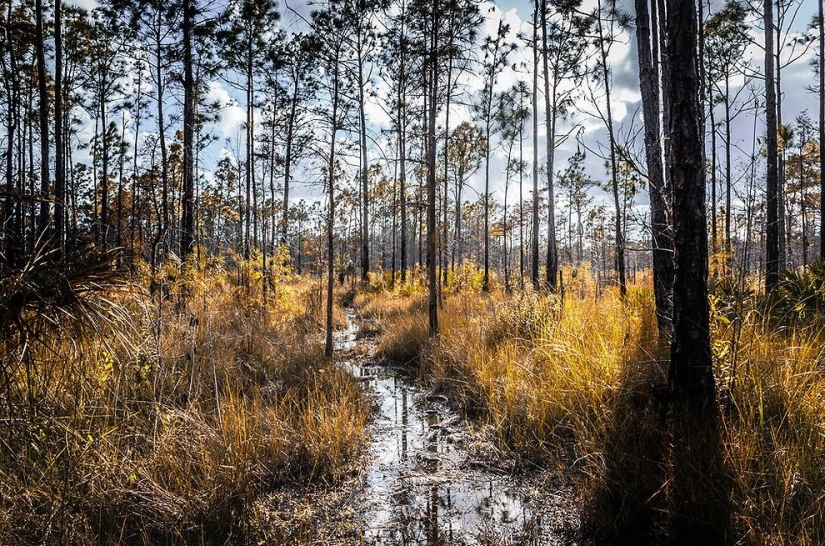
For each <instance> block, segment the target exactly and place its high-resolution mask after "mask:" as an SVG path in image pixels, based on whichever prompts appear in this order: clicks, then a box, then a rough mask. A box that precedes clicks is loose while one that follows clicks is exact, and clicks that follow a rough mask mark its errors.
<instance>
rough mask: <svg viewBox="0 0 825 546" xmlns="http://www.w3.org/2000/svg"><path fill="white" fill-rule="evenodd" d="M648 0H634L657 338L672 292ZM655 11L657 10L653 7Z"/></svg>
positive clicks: (666, 324)
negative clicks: (648, 196)
mask: <svg viewBox="0 0 825 546" xmlns="http://www.w3.org/2000/svg"><path fill="white" fill-rule="evenodd" d="M647 2H648V0H636V39H637V42H638V48H639V82H640V88H641V93H642V107H643V109H644V121H645V125H644V137H645V151H646V159H647V170H648V178H649V181H650V224H651V231H652V239H653V287H654V297H655V300H656V319H657V324H658V327H659V335H661V336H667V335H669V334H670V326H671V322H670V320H671V316H672V313H673V309H672V307H671V294H672V290H673V238H672V234H671V230H670V226H669V225H668V221H667V214H666V208H667V201H666V197H665V194H664V173H663V168H662V143H661V134H660V132H659V83H658V70H657V69H656V62H655V60H654V59H653V55H652V50H651V37H650V20H649V18H650V14H649V12H648V5H647ZM653 9H654V10H655V9H656V7H655V6H654V7H653Z"/></svg>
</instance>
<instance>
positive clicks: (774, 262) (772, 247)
mask: <svg viewBox="0 0 825 546" xmlns="http://www.w3.org/2000/svg"><path fill="white" fill-rule="evenodd" d="M764 11H765V110H766V125H767V127H766V131H767V154H768V173H767V183H766V186H767V187H766V190H767V226H766V234H765V237H766V248H765V292H767V293H771V292H773V290H774V288H776V286H777V284H778V283H779V267H780V241H779V197H780V196H779V173H778V165H777V156H778V147H777V142H776V138H777V134H776V133H777V129H778V127H777V124H776V84H775V82H774V58H775V56H774V46H773V37H774V32H773V0H765V2H764Z"/></svg>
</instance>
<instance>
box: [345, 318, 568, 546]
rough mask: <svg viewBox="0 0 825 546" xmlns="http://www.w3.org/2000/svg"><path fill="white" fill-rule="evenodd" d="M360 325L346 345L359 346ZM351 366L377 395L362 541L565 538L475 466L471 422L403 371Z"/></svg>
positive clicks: (515, 541) (412, 542)
mask: <svg viewBox="0 0 825 546" xmlns="http://www.w3.org/2000/svg"><path fill="white" fill-rule="evenodd" d="M356 334H357V330H356V329H354V328H353V329H349V330H348V331H347V338H346V340H342V341H344V343H342V345H340V346H341V347H342V348H344V347H346V348H348V349H351V348H354V347H355V345H356V344H357V343H358V342H357V341H356V337H357V336H356ZM345 366H346V367H347V368H348V369H349V371H350V372H351V373H353V375H355V376H357V377H359V378H360V379H361V381H362V382H363V383H364V384H365V386H367V387H368V388H369V389H371V390H372V391H373V393H374V394H375V400H376V403H377V405H378V409H379V412H378V415H377V417H376V420H375V423H374V424H373V429H372V444H371V450H372V453H373V457H372V460H371V462H370V464H369V466H368V468H367V469H366V476H365V481H366V484H365V488H364V490H363V492H362V499H361V500H362V507H361V511H362V521H361V525H362V526H363V537H364V542H365V543H367V544H373V545H428V546H435V545H442V544H482V543H484V544H488V543H501V542H507V543H512V544H548V543H559V542H560V540H559V537H555V536H553V535H552V534H551V533H550V531H549V530H545V529H542V525H541V519H540V518H539V517H538V514H533V513H532V512H531V509H530V506H529V505H528V504H527V503H526V502H524V501H523V500H522V498H521V497H520V496H519V495H518V494H517V493H516V492H514V491H512V490H511V488H509V487H508V485H507V483H506V481H507V480H506V477H504V476H500V475H498V474H495V473H493V472H487V471H479V470H470V469H468V468H467V467H466V461H465V460H464V456H463V454H462V453H461V452H460V451H458V450H460V449H461V447H462V446H463V445H464V439H465V435H466V433H467V431H466V427H465V425H464V423H463V422H461V419H459V418H457V417H456V416H455V415H454V414H452V413H451V412H450V411H449V410H448V408H447V407H446V405H445V401H444V400H441V399H439V398H438V397H427V396H425V395H424V394H422V393H421V392H419V391H418V390H417V388H416V386H415V381H414V379H413V378H412V377H410V376H409V375H408V374H407V372H406V371H405V370H402V369H398V368H392V367H388V366H379V365H374V364H368V363H366V364H365V363H357V362H350V363H346V364H345Z"/></svg>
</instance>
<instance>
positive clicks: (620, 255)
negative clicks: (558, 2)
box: [596, 0, 704, 298]
mask: <svg viewBox="0 0 825 546" xmlns="http://www.w3.org/2000/svg"><path fill="white" fill-rule="evenodd" d="M598 9H599V15H600V16H599V18H598V19H597V21H596V22H597V24H598V27H599V47H600V52H601V58H602V78H603V79H604V89H605V92H606V94H607V96H606V105H605V109H606V113H607V119H606V123H607V133H608V136H609V137H610V180H611V185H612V188H613V205H614V207H615V209H616V219H615V220H616V221H615V229H616V273H617V274H618V276H619V293H620V294H621V297H622V298H624V297H625V295H626V294H627V283H626V281H625V258H624V244H625V241H624V231H623V230H622V212H621V206H620V203H619V180H618V178H617V177H618V168H617V166H616V138H615V133H614V131H613V108H612V106H611V104H610V72H609V71H608V68H607V49H606V48H605V38H604V31H603V28H602V18H601V13H602V4H601V0H600V1H599V4H598ZM694 11H695V10H694ZM700 151H701V150H700ZM702 206H704V205H702Z"/></svg>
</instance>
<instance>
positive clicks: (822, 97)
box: [817, 0, 825, 260]
mask: <svg viewBox="0 0 825 546" xmlns="http://www.w3.org/2000/svg"><path fill="white" fill-rule="evenodd" d="M817 4H819V13H818V22H819V210H820V213H819V259H820V260H825V214H823V212H822V211H825V144H823V143H825V16H823V11H825V9H823V4H825V0H819V1H818V2H817Z"/></svg>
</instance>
